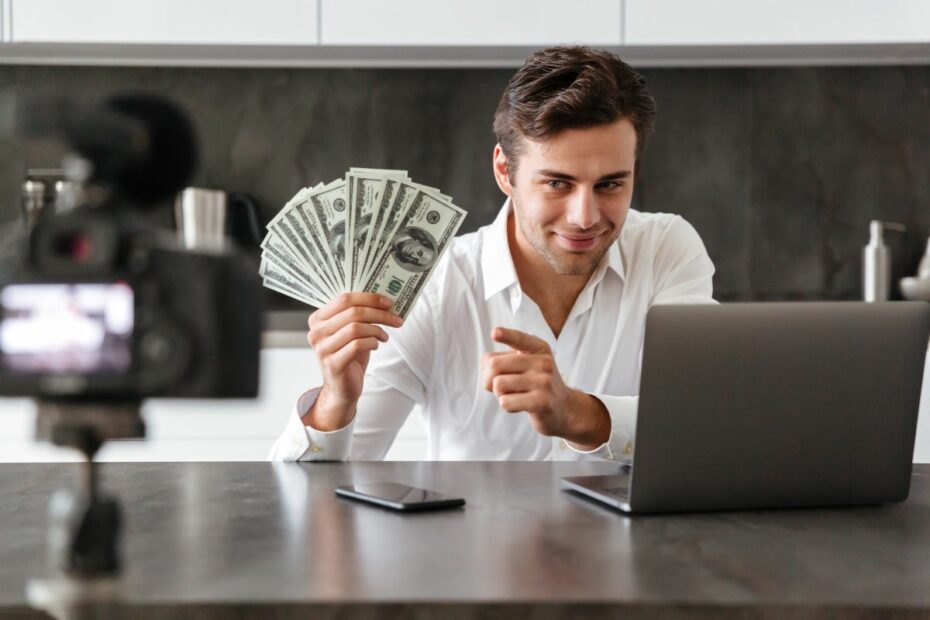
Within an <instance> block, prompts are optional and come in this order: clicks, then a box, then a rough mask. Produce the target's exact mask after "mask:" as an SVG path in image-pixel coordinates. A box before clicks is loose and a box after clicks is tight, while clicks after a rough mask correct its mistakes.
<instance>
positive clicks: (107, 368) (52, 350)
mask: <svg viewBox="0 0 930 620" xmlns="http://www.w3.org/2000/svg"><path fill="white" fill-rule="evenodd" d="M133 318H134V304H133V293H132V288H130V286H129V285H128V284H126V283H124V282H109V283H93V284H91V283H86V284H10V285H8V286H5V287H3V288H2V289H0V368H2V370H3V371H4V372H6V373H10V374H23V375H45V374H81V375H96V374H118V373H123V372H126V371H128V370H129V369H130V366H131V363H132V330H133Z"/></svg>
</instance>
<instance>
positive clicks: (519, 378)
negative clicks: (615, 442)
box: [482, 327, 610, 450]
mask: <svg viewBox="0 0 930 620" xmlns="http://www.w3.org/2000/svg"><path fill="white" fill-rule="evenodd" d="M491 339H492V340H494V341H495V342H499V343H501V344H505V345H507V346H509V347H510V348H511V350H510V351H497V352H493V353H486V354H485V355H484V357H483V359H482V376H483V378H484V389H486V390H487V391H489V392H493V393H494V395H495V396H496V397H497V400H498V403H499V404H500V406H501V409H503V410H504V411H507V412H508V413H518V412H524V411H525V412H526V413H527V414H529V418H530V422H531V423H532V424H533V428H534V429H536V432H538V433H540V434H541V435H545V436H547V437H549V436H552V437H561V438H563V439H565V440H566V441H569V442H571V443H572V444H574V445H575V446H576V447H578V448H579V449H581V450H593V449H595V448H597V447H598V446H600V445H601V444H603V443H604V442H605V441H607V440H608V439H609V438H610V416H609V415H608V413H607V408H606V407H605V406H604V404H603V403H602V402H601V401H600V400H598V399H597V398H595V397H594V396H592V395H590V394H587V393H585V392H582V391H580V390H575V389H572V388H570V387H568V386H567V385H565V382H564V381H562V375H560V374H559V369H558V368H557V367H556V364H555V359H554V358H553V356H552V351H551V350H550V349H549V345H548V344H547V343H546V342H545V341H544V340H541V339H540V338H537V337H536V336H533V335H530V334H527V333H524V332H521V331H518V330H515V329H507V328H504V327H497V328H495V329H494V330H493V331H492V332H491Z"/></svg>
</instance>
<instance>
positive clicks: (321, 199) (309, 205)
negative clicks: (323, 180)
mask: <svg viewBox="0 0 930 620" xmlns="http://www.w3.org/2000/svg"><path fill="white" fill-rule="evenodd" d="M345 189H346V184H345V181H344V180H343V179H337V180H335V181H333V182H331V183H329V184H327V185H325V186H324V187H322V188H320V189H316V190H313V191H311V192H310V193H309V194H307V199H306V200H305V201H303V202H301V203H300V204H299V205H298V207H297V208H298V209H300V210H301V211H303V212H304V214H305V215H306V216H307V217H306V221H307V222H308V225H309V226H310V228H311V230H310V234H311V235H312V236H313V237H314V238H316V239H317V240H319V242H320V244H321V246H322V248H323V251H324V253H325V254H326V258H327V261H328V264H329V267H330V270H331V273H332V276H333V280H334V281H335V282H336V284H337V291H336V293H337V294H338V293H344V292H346V291H348V290H349V288H348V287H349V284H350V283H349V281H348V280H347V279H346V272H345V256H346V249H347V248H346V245H347V244H348V243H350V241H349V239H347V238H346V234H347V232H348V231H347V229H346V226H347V224H348V222H347V217H348V213H347V212H348V209H347V200H346V193H345Z"/></svg>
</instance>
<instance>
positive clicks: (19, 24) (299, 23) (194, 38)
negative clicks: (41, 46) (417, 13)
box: [0, 0, 319, 45]
mask: <svg viewBox="0 0 930 620" xmlns="http://www.w3.org/2000/svg"><path fill="white" fill-rule="evenodd" d="M4 1H5V2H8V3H10V5H11V7H10V8H11V9H12V11H11V13H12V28H11V30H12V32H11V35H12V39H11V40H12V41H13V42H14V43H18V42H55V43H133V44H195V45H216V44H234V45H310V44H315V43H318V42H319V39H318V34H317V33H318V28H317V26H318V23H317V15H318V12H319V11H318V5H317V1H318V0H262V1H261V2H242V1H238V2H229V1H228V0H193V1H191V0H133V1H132V2H126V1H125V0H81V1H80V2H74V1H73V0H0V2H4Z"/></svg>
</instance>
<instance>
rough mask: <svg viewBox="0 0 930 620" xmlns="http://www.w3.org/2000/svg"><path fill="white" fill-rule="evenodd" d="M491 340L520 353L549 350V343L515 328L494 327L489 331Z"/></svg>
mask: <svg viewBox="0 0 930 620" xmlns="http://www.w3.org/2000/svg"><path fill="white" fill-rule="evenodd" d="M491 340H493V341H494V342H499V343H501V344H506V345H507V346H508V347H510V348H511V349H516V350H517V351H520V352H521V353H546V352H547V351H549V344H548V343H547V342H546V341H545V340H543V339H542V338H537V337H536V336H533V335H532V334H527V333H526V332H521V331H520V330H517V329H508V328H506V327H495V328H494V329H493V330H492V331H491Z"/></svg>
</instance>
